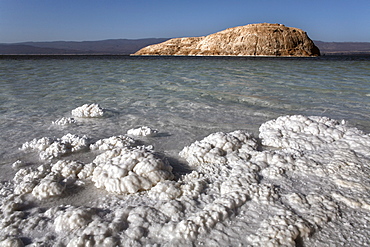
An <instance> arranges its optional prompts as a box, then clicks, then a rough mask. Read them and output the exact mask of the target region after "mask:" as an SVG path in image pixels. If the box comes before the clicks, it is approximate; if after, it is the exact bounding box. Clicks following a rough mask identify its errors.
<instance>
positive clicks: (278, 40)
mask: <svg viewBox="0 0 370 247" xmlns="http://www.w3.org/2000/svg"><path fill="white" fill-rule="evenodd" d="M134 55H160V56H173V55H177V56H304V57H308V56H319V55H320V50H319V49H318V48H317V47H316V46H315V44H314V43H313V41H312V40H311V39H310V38H309V37H308V36H307V34H306V32H304V31H302V30H301V29H298V28H292V27H286V26H284V25H282V24H269V23H261V24H250V25H246V26H240V27H233V28H228V29H226V30H223V31H221V32H217V33H214V34H210V35H208V36H203V37H191V38H175V39H170V40H167V41H165V42H163V43H160V44H155V45H150V46H147V47H144V48H143V49H141V50H139V51H137V52H136V53H135V54H134Z"/></svg>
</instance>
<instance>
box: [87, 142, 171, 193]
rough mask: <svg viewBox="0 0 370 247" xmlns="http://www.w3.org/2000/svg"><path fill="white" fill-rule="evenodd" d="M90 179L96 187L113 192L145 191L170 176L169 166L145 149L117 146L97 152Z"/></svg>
mask: <svg viewBox="0 0 370 247" xmlns="http://www.w3.org/2000/svg"><path fill="white" fill-rule="evenodd" d="M94 163H95V164H97V167H96V168H95V170H94V173H93V176H92V181H93V182H94V183H95V186H96V187H98V188H104V189H105V190H107V191H108V192H113V193H117V194H127V193H130V194H131V193H135V192H137V191H141V190H149V189H150V188H151V187H153V186H154V185H156V184H157V183H158V182H161V181H164V180H167V179H172V177H173V175H172V172H171V171H172V167H171V166H169V165H168V164H167V163H166V162H164V161H163V160H161V159H160V158H158V157H156V156H155V155H154V154H153V153H152V152H150V151H148V150H146V149H138V148H121V149H115V150H113V151H106V152H105V153H103V154H100V155H99V156H98V157H97V158H96V159H95V160H94Z"/></svg>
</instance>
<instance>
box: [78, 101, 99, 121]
mask: <svg viewBox="0 0 370 247" xmlns="http://www.w3.org/2000/svg"><path fill="white" fill-rule="evenodd" d="M103 115H104V109H103V108H101V107H100V106H99V105H98V104H84V105H83V106H80V107H77V108H76V109H74V110H72V116H74V117H81V118H94V117H102V116H103Z"/></svg>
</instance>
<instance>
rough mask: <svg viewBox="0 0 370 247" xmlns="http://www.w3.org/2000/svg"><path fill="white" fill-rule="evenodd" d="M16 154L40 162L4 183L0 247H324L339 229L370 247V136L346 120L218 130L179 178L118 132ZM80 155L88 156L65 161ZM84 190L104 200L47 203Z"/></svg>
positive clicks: (196, 146) (29, 145) (189, 153)
mask: <svg viewBox="0 0 370 247" xmlns="http://www.w3.org/2000/svg"><path fill="white" fill-rule="evenodd" d="M158 138H160V137H158ZM22 149H23V150H34V151H37V152H39V153H40V164H39V165H38V166H36V167H27V165H25V164H23V163H22V161H16V162H15V163H14V164H15V165H13V167H14V168H15V169H19V170H18V171H17V173H16V175H15V177H14V179H13V180H12V181H11V182H6V183H2V184H1V187H0V194H1V197H0V200H1V201H0V203H1V211H0V212H1V219H2V221H1V225H0V233H1V238H0V241H1V242H0V244H1V246H23V245H24V244H29V245H30V246H147V245H154V246H162V245H163V246H189V245H194V246H215V245H218V246H226V245H227V246H230V245H235V246H244V245H245V246H248V245H252V246H296V245H307V246H310V245H314V246H332V245H337V244H340V243H337V242H336V243H332V242H331V235H330V234H332V233H333V232H334V233H335V232H336V231H339V233H337V234H341V235H342V238H343V239H344V240H347V241H349V243H348V244H350V245H351V246H364V245H369V244H370V242H369V238H368V236H369V234H370V232H369V231H370V230H369V229H368V225H367V224H368V221H369V219H370V211H369V210H370V199H369V198H370V190H369V188H370V184H369V179H368V174H369V172H370V169H369V161H370V136H369V135H367V134H364V133H362V132H361V131H359V130H358V129H356V128H352V127H349V126H348V125H347V124H346V123H345V122H338V121H336V120H332V119H329V118H325V117H306V116H300V115H295V116H282V117H279V118H277V119H275V120H271V121H268V122H266V123H264V124H262V125H261V127H260V133H259V136H258V137H257V136H254V135H253V134H251V133H248V132H246V131H242V130H237V131H233V132H229V133H224V132H216V133H213V134H210V135H209V136H207V137H205V138H204V139H202V140H199V141H195V142H194V143H193V144H191V145H189V146H186V147H184V148H183V149H182V150H181V152H180V153H179V156H180V157H182V159H184V162H185V163H186V164H187V165H188V166H189V167H190V168H189V171H188V172H185V173H183V174H177V175H176V174H175V175H176V176H174V174H173V172H172V167H171V165H170V164H169V163H168V161H167V160H166V158H165V157H164V156H163V155H159V154H157V153H156V152H155V150H154V149H153V147H152V146H138V145H137V143H136V142H135V140H134V139H132V138H131V137H127V136H125V135H120V136H112V137H107V138H105V139H101V140H98V141H96V142H94V143H91V140H90V139H89V138H87V137H79V136H77V135H71V134H68V135H66V136H63V137H62V138H48V137H43V138H41V139H35V140H33V141H31V142H26V143H25V144H24V145H23V146H22ZM60 150H62V151H60ZM77 151H78V152H86V153H91V154H92V155H94V156H95V158H94V159H93V160H92V161H91V162H90V163H87V162H81V161H77V160H73V159H70V157H72V156H71V155H73V152H77ZM93 188H97V189H98V191H99V193H101V194H102V195H103V196H102V198H101V199H100V200H96V201H95V202H91V205H84V206H81V205H69V204H65V203H61V204H58V203H56V202H58V200H60V201H63V198H64V197H66V196H67V195H69V194H71V193H74V192H76V191H80V193H83V191H87V190H91V189H93ZM50 200H53V202H54V203H50ZM38 205H45V206H38ZM48 205H49V206H48ZM338 225H346V226H348V228H349V229H350V232H349V233H346V232H343V230H340V229H339V228H338V229H336V228H335V227H336V226H338ZM346 234H347V235H346ZM334 239H337V238H334ZM344 240H343V241H344Z"/></svg>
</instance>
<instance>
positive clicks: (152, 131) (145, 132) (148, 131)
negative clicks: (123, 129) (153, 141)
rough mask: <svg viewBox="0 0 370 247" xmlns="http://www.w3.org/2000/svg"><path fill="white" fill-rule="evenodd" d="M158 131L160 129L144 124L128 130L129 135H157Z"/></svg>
mask: <svg viewBox="0 0 370 247" xmlns="http://www.w3.org/2000/svg"><path fill="white" fill-rule="evenodd" d="M157 133H158V130H155V129H152V128H150V127H147V126H142V127H139V128H136V129H129V130H128V131H127V134H128V135H134V136H155V135H156V134H157Z"/></svg>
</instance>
